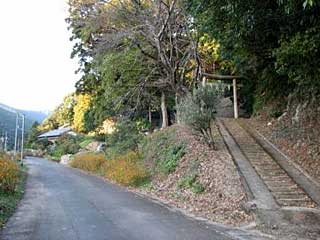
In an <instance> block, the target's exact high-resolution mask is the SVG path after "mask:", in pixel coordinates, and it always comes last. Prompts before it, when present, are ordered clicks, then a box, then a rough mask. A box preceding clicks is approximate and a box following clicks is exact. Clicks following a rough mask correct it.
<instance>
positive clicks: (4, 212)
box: [0, 168, 27, 228]
mask: <svg viewBox="0 0 320 240" xmlns="http://www.w3.org/2000/svg"><path fill="white" fill-rule="evenodd" d="M26 179H27V171H26V169H25V168H23V169H22V170H21V177H20V182H19V186H18V188H17V190H16V191H15V192H14V193H5V192H1V191H0V228H2V227H3V226H4V224H5V223H6V222H7V221H8V219H9V218H10V217H11V216H12V214H13V213H14V212H15V210H16V208H17V206H18V203H19V201H20V200H21V199H22V197H23V194H24V188H25V182H26Z"/></svg>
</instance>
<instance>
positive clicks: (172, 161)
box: [156, 144, 185, 174]
mask: <svg viewBox="0 0 320 240" xmlns="http://www.w3.org/2000/svg"><path fill="white" fill-rule="evenodd" d="M184 154H185V147H184V145H182V144H181V145H172V146H170V147H169V148H167V149H166V150H165V151H164V154H163V155H162V157H161V158H160V159H158V161H157V162H156V165H157V166H156V167H157V168H158V170H159V171H160V172H162V173H165V174H169V173H172V172H174V171H175V170H176V167H177V165H178V161H179V160H180V159H181V158H182V157H183V156H184Z"/></svg>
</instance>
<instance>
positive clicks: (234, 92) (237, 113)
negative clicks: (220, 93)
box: [232, 78, 239, 119]
mask: <svg viewBox="0 0 320 240" xmlns="http://www.w3.org/2000/svg"><path fill="white" fill-rule="evenodd" d="M232 81H233V108H234V118H235V119H237V118H239V109H238V94H237V80H236V79H235V78H234V79H233V80H232Z"/></svg>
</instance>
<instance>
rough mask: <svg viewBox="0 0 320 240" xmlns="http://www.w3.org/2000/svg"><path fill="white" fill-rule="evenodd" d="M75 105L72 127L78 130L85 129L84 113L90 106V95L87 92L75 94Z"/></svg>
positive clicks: (82, 130)
mask: <svg viewBox="0 0 320 240" xmlns="http://www.w3.org/2000/svg"><path fill="white" fill-rule="evenodd" d="M76 101H77V103H76V105H75V107H74V119H73V127H74V129H75V130H76V131H78V132H84V131H85V113H86V112H87V111H88V109H89V107H90V101H91V97H90V95H88V94H80V95H77V96H76Z"/></svg>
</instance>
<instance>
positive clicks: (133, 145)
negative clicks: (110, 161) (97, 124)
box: [106, 119, 142, 157]
mask: <svg viewBox="0 0 320 240" xmlns="http://www.w3.org/2000/svg"><path fill="white" fill-rule="evenodd" d="M141 139H142V135H141V134H140V133H139V130H138V128H137V126H136V124H135V123H134V122H132V121H130V120H127V119H122V120H120V121H119V122H118V123H117V125H116V130H115V131H114V133H112V134H110V135H107V137H106V143H107V146H108V148H109V151H108V153H109V155H110V156H111V157H112V156H115V155H118V154H124V153H126V152H129V151H135V150H136V149H137V148H138V144H139V142H140V140H141Z"/></svg>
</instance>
